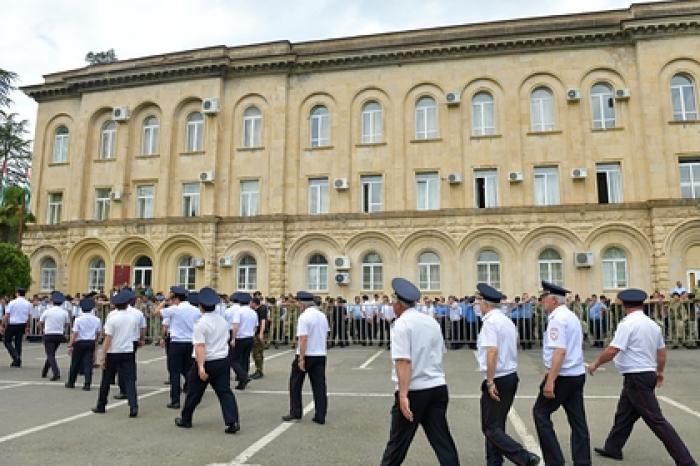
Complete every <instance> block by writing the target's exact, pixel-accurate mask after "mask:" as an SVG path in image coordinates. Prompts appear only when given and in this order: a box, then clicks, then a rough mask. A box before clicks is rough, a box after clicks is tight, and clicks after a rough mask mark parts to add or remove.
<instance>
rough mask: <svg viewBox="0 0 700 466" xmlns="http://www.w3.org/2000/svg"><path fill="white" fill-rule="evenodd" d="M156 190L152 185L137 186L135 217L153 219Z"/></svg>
mask: <svg viewBox="0 0 700 466" xmlns="http://www.w3.org/2000/svg"><path fill="white" fill-rule="evenodd" d="M155 194H156V188H155V186H153V185H145V186H138V187H137V188H136V217H138V218H153V201H154V198H155Z"/></svg>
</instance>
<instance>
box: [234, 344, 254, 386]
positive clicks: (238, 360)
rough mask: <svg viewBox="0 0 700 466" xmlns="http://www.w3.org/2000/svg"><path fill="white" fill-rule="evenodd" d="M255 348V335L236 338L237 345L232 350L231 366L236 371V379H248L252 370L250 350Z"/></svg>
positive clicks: (240, 380)
mask: <svg viewBox="0 0 700 466" xmlns="http://www.w3.org/2000/svg"><path fill="white" fill-rule="evenodd" d="M252 349H253V337H247V338H236V345H235V346H234V347H233V349H232V350H231V351H230V359H231V368H232V369H233V372H235V373H236V380H237V381H239V382H245V381H246V380H248V371H249V370H250V352H251V350H252Z"/></svg>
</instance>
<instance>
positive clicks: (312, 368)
mask: <svg viewBox="0 0 700 466" xmlns="http://www.w3.org/2000/svg"><path fill="white" fill-rule="evenodd" d="M304 364H305V369H306V372H303V371H302V370H300V369H299V356H295V357H294V361H292V372H291V373H290V374H289V414H290V415H292V416H295V417H301V415H302V407H301V389H302V387H303V386H304V379H305V378H306V374H307V373H308V374H309V380H311V392H312V393H313V395H314V409H315V414H314V419H318V420H320V421H325V420H326V413H327V412H328V389H327V388H326V357H325V356H306V357H305V358H304Z"/></svg>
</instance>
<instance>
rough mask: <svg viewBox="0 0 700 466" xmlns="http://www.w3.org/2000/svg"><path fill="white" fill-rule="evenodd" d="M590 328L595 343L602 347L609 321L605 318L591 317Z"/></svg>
mask: <svg viewBox="0 0 700 466" xmlns="http://www.w3.org/2000/svg"><path fill="white" fill-rule="evenodd" d="M588 330H589V331H590V335H593V338H594V342H593V344H594V345H595V346H600V347H602V346H603V338H605V332H606V331H607V321H606V320H605V318H601V319H589V320H588Z"/></svg>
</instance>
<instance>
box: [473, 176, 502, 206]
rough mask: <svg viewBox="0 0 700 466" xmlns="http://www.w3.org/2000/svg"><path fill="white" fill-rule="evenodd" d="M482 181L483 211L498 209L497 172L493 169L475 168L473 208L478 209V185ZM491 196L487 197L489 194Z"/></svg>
mask: <svg viewBox="0 0 700 466" xmlns="http://www.w3.org/2000/svg"><path fill="white" fill-rule="evenodd" d="M478 179H483V180H484V207H483V208H484V209H491V208H493V207H498V170H496V169H495V168H477V169H475V170H474V207H476V208H482V207H479V183H478V182H477V180H478ZM491 192H492V194H493V195H489V193H491Z"/></svg>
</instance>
